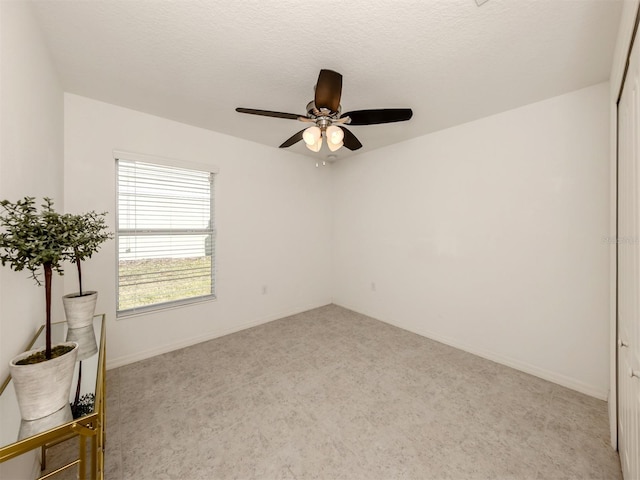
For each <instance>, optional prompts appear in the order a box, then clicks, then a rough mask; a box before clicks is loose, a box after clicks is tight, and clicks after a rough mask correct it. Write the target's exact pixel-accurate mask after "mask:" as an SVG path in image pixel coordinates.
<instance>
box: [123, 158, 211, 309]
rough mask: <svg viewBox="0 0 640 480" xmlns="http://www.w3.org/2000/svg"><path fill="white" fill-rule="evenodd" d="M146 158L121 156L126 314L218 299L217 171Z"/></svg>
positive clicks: (124, 299) (124, 300)
mask: <svg viewBox="0 0 640 480" xmlns="http://www.w3.org/2000/svg"><path fill="white" fill-rule="evenodd" d="M141 157H142V156H136V155H131V154H126V155H125V154H118V156H117V157H116V164H117V168H116V171H117V188H118V195H117V197H118V213H117V217H118V226H117V243H118V245H117V247H118V289H117V311H118V316H124V315H129V314H133V313H138V312H143V311H148V310H157V309H160V308H165V307H168V306H174V305H178V304H184V303H192V302H196V301H202V300H205V299H213V298H215V282H214V278H215V277H214V257H215V255H214V254H215V226H214V215H213V198H214V195H213V192H214V190H213V187H214V172H211V171H206V170H192V169H187V168H180V167H176V166H171V165H168V164H165V162H164V161H159V160H157V159H153V160H152V161H148V160H147V159H146V157H145V159H144V161H142V160H140V158H141ZM156 162H159V163H156Z"/></svg>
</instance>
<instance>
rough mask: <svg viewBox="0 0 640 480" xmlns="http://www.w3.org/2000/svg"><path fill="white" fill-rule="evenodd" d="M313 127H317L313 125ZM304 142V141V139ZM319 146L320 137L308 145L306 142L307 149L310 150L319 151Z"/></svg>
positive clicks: (320, 143)
mask: <svg viewBox="0 0 640 480" xmlns="http://www.w3.org/2000/svg"><path fill="white" fill-rule="evenodd" d="M312 128H313V127H312ZM315 128H318V127H315ZM305 143H306V141H305ZM321 147H322V137H319V138H318V140H317V141H316V143H314V144H312V145H309V144H308V143H307V148H308V149H309V150H311V151H312V152H319V151H320V148H321Z"/></svg>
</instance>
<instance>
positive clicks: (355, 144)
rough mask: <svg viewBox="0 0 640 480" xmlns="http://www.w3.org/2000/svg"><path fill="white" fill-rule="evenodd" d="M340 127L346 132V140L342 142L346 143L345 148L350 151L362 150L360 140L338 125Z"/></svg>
mask: <svg viewBox="0 0 640 480" xmlns="http://www.w3.org/2000/svg"><path fill="white" fill-rule="evenodd" d="M338 127H340V128H341V129H342V131H343V132H344V139H343V140H342V142H343V143H344V146H345V147H346V148H348V149H349V150H358V149H359V148H362V144H361V143H360V140H358V139H357V138H356V136H355V135H354V134H353V133H351V132H350V131H349V130H347V129H346V128H344V127H343V126H340V125H338Z"/></svg>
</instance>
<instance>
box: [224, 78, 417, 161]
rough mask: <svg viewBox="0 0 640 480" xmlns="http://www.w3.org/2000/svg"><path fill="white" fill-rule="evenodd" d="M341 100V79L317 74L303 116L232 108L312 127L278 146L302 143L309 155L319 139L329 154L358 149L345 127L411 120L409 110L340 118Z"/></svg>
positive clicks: (316, 148)
mask: <svg viewBox="0 0 640 480" xmlns="http://www.w3.org/2000/svg"><path fill="white" fill-rule="evenodd" d="M341 96H342V75H340V74H339V73H338V72H334V71H333V70H320V75H319V76H318V83H317V84H316V91H315V98H314V100H313V101H311V102H309V104H308V105H307V114H306V115H296V114H293V113H282V112H273V111H271V110H256V109H253V108H236V111H237V112H239V113H248V114H251V115H261V116H264V117H274V118H284V119H288V120H298V121H300V122H306V123H313V125H312V126H310V127H308V128H306V129H304V130H301V131H299V132H298V133H295V134H294V135H293V136H291V137H290V138H288V139H287V140H285V141H284V142H283V143H282V145H280V148H287V147H290V146H291V145H294V144H296V143H298V142H299V141H300V140H303V141H304V143H305V145H306V146H307V148H308V149H309V150H311V151H312V152H319V151H320V149H321V148H322V138H323V137H324V138H325V139H326V140H327V146H328V147H329V150H331V151H332V152H335V151H337V150H339V149H340V148H341V147H343V146H344V147H346V148H348V149H349V150H358V149H359V148H362V143H360V140H358V139H357V137H356V136H355V135H354V134H353V133H352V132H351V131H350V130H348V129H347V128H345V125H377V124H381V123H392V122H404V121H407V120H409V119H411V117H412V116H413V112H412V111H411V109H410V108H389V109H384V108H383V109H374V110H355V111H352V112H347V113H345V114H342V115H341V111H342V108H341V106H340V97H341ZM323 163H324V162H323Z"/></svg>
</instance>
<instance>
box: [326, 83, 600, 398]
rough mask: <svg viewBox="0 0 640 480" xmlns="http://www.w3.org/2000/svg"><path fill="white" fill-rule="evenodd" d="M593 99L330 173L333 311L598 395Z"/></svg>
mask: <svg viewBox="0 0 640 480" xmlns="http://www.w3.org/2000/svg"><path fill="white" fill-rule="evenodd" d="M608 94H609V86H608V84H607V83H603V84H599V85H595V86H592V87H589V88H586V89H583V90H579V91H576V92H572V93H569V94H566V95H562V96H560V97H556V98H552V99H548V100H545V101H542V102H539V103H535V104H532V105H528V106H525V107H522V108H518V109H515V110H512V111H508V112H505V113H501V114H498V115H494V116H491V117H488V118H484V119H481V120H478V121H475V122H472V123H468V124H465V125H460V126H457V127H454V128H451V129H447V130H444V131H440V132H436V133H433V134H430V135H426V136H423V137H421V138H417V139H413V140H411V141H407V142H404V143H402V144H397V145H394V146H390V147H387V148H384V149H381V150H376V151H374V152H371V153H366V154H362V155H360V156H357V157H355V158H352V159H349V160H347V161H344V162H339V163H337V164H336V168H335V171H334V174H335V177H334V180H335V182H334V186H333V188H334V227H333V235H334V237H333V268H334V275H333V278H334V290H333V295H334V302H335V303H337V304H340V305H343V306H345V307H348V308H352V309H354V310H356V311H359V312H362V313H365V314H368V315H371V316H373V317H375V318H378V319H381V320H383V321H387V322H390V323H394V324H396V325H398V326H400V327H403V328H406V329H408V330H411V331H414V332H417V333H420V334H423V335H425V336H428V337H431V338H434V339H436V340H440V341H443V342H445V343H449V344H451V345H454V346H457V347H459V348H462V349H464V350H467V351H470V352H473V353H476V354H479V355H481V356H484V357H487V358H491V359H494V360H496V361H499V362H501V363H504V364H507V365H511V366H514V367H516V368H520V369H522V370H524V371H527V372H530V373H533V374H535V375H538V376H540V377H543V378H547V379H550V380H552V381H555V382H558V383H561V384H564V385H567V386H569V387H571V388H574V389H576V390H579V391H582V392H585V393H588V394H591V395H594V396H596V397H599V398H606V395H607V390H608V388H609V376H608V375H609V369H608V358H609V350H608V335H609V326H608V314H609V310H608V308H609V263H608V260H609V257H608V245H607V244H606V243H605V242H604V241H603V239H604V237H606V236H607V235H608V227H609V176H608V175H609V170H608V169H609V163H608V154H609V110H608ZM372 283H375V287H376V291H372V288H371V287H372Z"/></svg>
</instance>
